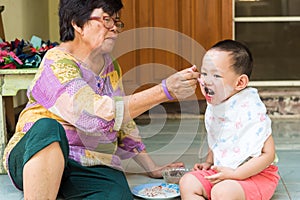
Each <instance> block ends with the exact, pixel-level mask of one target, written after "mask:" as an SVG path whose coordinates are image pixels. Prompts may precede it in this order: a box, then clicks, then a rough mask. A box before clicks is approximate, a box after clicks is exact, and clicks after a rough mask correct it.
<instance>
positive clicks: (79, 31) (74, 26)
mask: <svg viewBox="0 0 300 200" xmlns="http://www.w3.org/2000/svg"><path fill="white" fill-rule="evenodd" d="M71 24H72V26H73V28H74V30H75V32H77V33H79V34H80V35H81V36H83V34H84V32H83V29H82V28H81V27H79V26H77V24H75V22H74V21H72V23H71Z"/></svg>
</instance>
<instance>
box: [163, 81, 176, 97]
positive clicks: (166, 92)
mask: <svg viewBox="0 0 300 200" xmlns="http://www.w3.org/2000/svg"><path fill="white" fill-rule="evenodd" d="M161 85H162V87H163V89H164V93H165V95H166V96H167V98H168V99H169V100H174V98H173V97H172V96H171V94H170V93H169V91H168V88H167V84H166V79H164V80H162V81H161Z"/></svg>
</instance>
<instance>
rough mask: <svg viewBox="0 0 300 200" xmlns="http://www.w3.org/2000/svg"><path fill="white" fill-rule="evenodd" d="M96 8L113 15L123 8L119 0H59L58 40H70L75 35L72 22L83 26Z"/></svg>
mask: <svg viewBox="0 0 300 200" xmlns="http://www.w3.org/2000/svg"><path fill="white" fill-rule="evenodd" d="M96 8H102V10H103V11H104V12H106V13H108V14H109V15H113V14H115V13H118V12H119V11H120V10H121V9H122V8H123V4H122V1H121V0H60V3H59V29H60V30H59V31H60V40H61V41H62V42H66V41H72V40H73V39H74V37H75V35H74V28H73V26H72V22H74V23H75V24H76V25H77V26H79V27H83V25H84V24H85V23H86V22H87V21H88V20H89V18H90V16H91V14H92V12H93V10H94V9H96Z"/></svg>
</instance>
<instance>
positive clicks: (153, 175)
mask: <svg viewBox="0 0 300 200" xmlns="http://www.w3.org/2000/svg"><path fill="white" fill-rule="evenodd" d="M181 167H184V163H183V162H176V163H171V164H168V165H166V166H163V167H157V168H158V169H157V170H155V171H150V172H148V176H150V177H151V178H161V177H162V171H163V170H165V169H168V168H181Z"/></svg>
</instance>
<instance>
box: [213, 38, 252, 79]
mask: <svg viewBox="0 0 300 200" xmlns="http://www.w3.org/2000/svg"><path fill="white" fill-rule="evenodd" d="M211 49H217V50H221V51H226V52H231V53H230V54H231V56H232V60H233V66H232V67H233V69H234V70H235V72H236V73H237V74H246V75H247V76H248V78H249V79H250V76H251V73H252V68H253V58H252V54H251V52H250V50H249V48H248V47H247V46H246V45H244V44H242V43H240V42H238V41H235V40H229V39H228V40H222V41H220V42H218V43H216V44H215V45H214V46H212V47H211Z"/></svg>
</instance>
